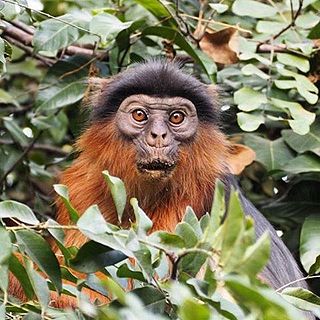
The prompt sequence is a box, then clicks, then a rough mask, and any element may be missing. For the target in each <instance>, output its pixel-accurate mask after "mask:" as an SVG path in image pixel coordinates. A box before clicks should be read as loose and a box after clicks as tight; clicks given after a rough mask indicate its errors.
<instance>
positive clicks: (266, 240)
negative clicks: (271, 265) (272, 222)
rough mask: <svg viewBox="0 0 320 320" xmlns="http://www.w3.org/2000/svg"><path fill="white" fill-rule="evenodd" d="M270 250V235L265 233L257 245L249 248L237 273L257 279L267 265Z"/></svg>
mask: <svg viewBox="0 0 320 320" xmlns="http://www.w3.org/2000/svg"><path fill="white" fill-rule="evenodd" d="M270 249H271V248H270V237H269V233H268V232H265V233H264V234H263V235H262V236H261V237H260V238H259V239H258V241H257V242H256V243H254V244H253V245H252V246H250V247H248V248H247V250H246V251H245V253H244V257H243V259H242V261H241V263H240V264H239V267H238V268H237V272H239V273H243V274H247V275H249V276H252V277H255V276H256V275H257V274H258V273H259V272H260V271H261V270H262V269H263V267H264V266H265V265H266V264H267V262H268V260H269V257H270Z"/></svg>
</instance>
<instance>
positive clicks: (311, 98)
mask: <svg viewBox="0 0 320 320" xmlns="http://www.w3.org/2000/svg"><path fill="white" fill-rule="evenodd" d="M277 70H278V72H279V73H280V74H281V75H283V76H285V77H292V78H294V79H295V80H296V82H295V84H296V88H297V91H298V92H299V94H300V95H301V96H302V97H303V98H305V99H306V100H307V101H308V102H309V103H311V104H315V103H316V102H317V101H318V92H319V90H318V88H317V87H316V86H315V85H314V84H313V83H312V82H311V81H310V80H309V79H308V78H307V77H306V76H304V75H301V74H298V73H296V72H292V71H290V70H287V69H284V68H280V67H278V68H277Z"/></svg>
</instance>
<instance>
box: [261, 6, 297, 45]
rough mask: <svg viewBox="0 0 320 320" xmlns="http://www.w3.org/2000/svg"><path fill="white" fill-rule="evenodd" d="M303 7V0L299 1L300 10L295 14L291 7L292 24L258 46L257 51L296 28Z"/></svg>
mask: <svg viewBox="0 0 320 320" xmlns="http://www.w3.org/2000/svg"><path fill="white" fill-rule="evenodd" d="M291 4H292V3H291ZM302 5H303V0H299V7H298V9H297V11H296V13H295V14H293V7H292V6H291V16H292V19H291V22H290V23H289V24H288V25H287V26H286V27H285V28H283V29H281V30H280V31H279V32H278V33H276V34H275V35H273V36H272V37H271V38H270V39H267V40H266V41H263V42H260V43H259V44H258V47H257V49H259V47H260V46H262V45H263V44H266V43H272V42H273V41H274V40H275V39H277V38H279V37H280V36H281V35H282V34H283V33H284V32H286V31H287V30H289V29H290V28H292V27H294V26H295V24H296V20H297V18H298V17H299V15H300V13H301V10H302Z"/></svg>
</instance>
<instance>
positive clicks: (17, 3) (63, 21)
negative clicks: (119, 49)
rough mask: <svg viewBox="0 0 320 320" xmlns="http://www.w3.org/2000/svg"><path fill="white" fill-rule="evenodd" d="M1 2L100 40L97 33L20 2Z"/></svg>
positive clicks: (11, 0)
mask: <svg viewBox="0 0 320 320" xmlns="http://www.w3.org/2000/svg"><path fill="white" fill-rule="evenodd" d="M3 1H4V2H7V3H10V4H14V5H18V6H19V7H21V8H24V9H27V10H31V11H34V12H36V13H38V14H40V15H42V16H45V17H47V18H50V19H53V20H56V21H59V22H62V23H64V24H67V25H69V26H71V27H74V28H76V29H78V30H81V31H84V32H86V33H89V34H92V35H95V36H97V37H99V39H100V35H99V34H98V33H95V32H92V31H90V30H88V29H85V28H82V27H79V26H77V25H76V24H74V23H72V22H69V21H66V20H63V19H61V18H59V17H55V16H52V15H51V14H49V13H46V12H43V11H40V10H37V9H33V8H31V7H29V6H27V5H25V4H22V3H20V2H17V1H13V0H3Z"/></svg>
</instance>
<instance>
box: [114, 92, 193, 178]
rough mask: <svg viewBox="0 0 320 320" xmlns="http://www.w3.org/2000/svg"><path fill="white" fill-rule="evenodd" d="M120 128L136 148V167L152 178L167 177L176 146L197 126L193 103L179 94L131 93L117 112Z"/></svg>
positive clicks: (189, 137) (175, 158)
mask: <svg viewBox="0 0 320 320" xmlns="http://www.w3.org/2000/svg"><path fill="white" fill-rule="evenodd" d="M116 124H117V127H118V129H119V131H120V132H121V133H122V134H123V135H124V136H125V138H126V139H129V140H130V141H131V142H132V143H133V144H134V145H135V147H136V150H137V169H138V171H139V172H140V173H142V174H144V175H146V176H148V177H150V178H152V179H160V178H166V177H170V176H171V174H172V172H173V170H174V168H175V167H176V165H177V163H178V160H179V148H180V147H181V146H182V145H183V144H184V143H186V142H190V140H192V139H193V138H194V137H195V134H196V131H197V127H198V117H197V111H196V108H195V106H194V104H193V103H192V102H191V101H189V100H187V99H185V98H181V97H174V98H160V97H152V96H147V95H142V94H141V95H132V96H130V97H128V98H126V99H125V100H124V101H123V102H122V103H121V105H120V107H119V109H118V111H117V114H116Z"/></svg>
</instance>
